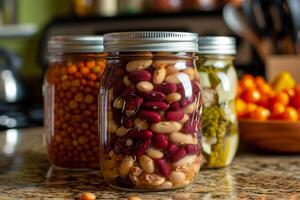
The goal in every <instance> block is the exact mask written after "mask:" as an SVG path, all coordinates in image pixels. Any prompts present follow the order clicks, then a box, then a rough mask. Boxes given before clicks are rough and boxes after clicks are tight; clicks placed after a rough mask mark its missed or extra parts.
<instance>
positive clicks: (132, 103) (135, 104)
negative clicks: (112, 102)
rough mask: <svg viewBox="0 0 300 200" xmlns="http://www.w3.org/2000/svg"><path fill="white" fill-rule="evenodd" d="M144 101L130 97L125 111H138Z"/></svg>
mask: <svg viewBox="0 0 300 200" xmlns="http://www.w3.org/2000/svg"><path fill="white" fill-rule="evenodd" d="M143 101H144V100H143V99H142V98H140V97H138V96H136V95H128V96H127V97H126V102H125V110H137V109H138V108H139V107H140V106H141V105H142V103H143Z"/></svg>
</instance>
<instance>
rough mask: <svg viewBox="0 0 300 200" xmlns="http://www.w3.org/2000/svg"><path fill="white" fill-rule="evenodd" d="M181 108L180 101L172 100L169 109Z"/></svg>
mask: <svg viewBox="0 0 300 200" xmlns="http://www.w3.org/2000/svg"><path fill="white" fill-rule="evenodd" d="M179 109H181V106H180V103H179V102H173V103H171V105H170V110H179Z"/></svg>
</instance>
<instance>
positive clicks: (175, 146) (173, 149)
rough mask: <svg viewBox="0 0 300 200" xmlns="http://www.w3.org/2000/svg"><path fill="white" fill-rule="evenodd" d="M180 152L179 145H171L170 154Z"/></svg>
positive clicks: (169, 147)
mask: <svg viewBox="0 0 300 200" xmlns="http://www.w3.org/2000/svg"><path fill="white" fill-rule="evenodd" d="M177 150H178V145H177V144H174V143H170V144H169V146H168V152H169V153H170V154H172V153H175V152H176V151H177Z"/></svg>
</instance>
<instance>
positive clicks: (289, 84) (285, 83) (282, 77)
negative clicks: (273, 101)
mask: <svg viewBox="0 0 300 200" xmlns="http://www.w3.org/2000/svg"><path fill="white" fill-rule="evenodd" d="M295 85H296V82H295V80H294V79H293V77H292V75H291V74H290V73H289V72H281V73H279V74H278V75H277V76H276V77H275V79H274V80H273V81H272V88H273V89H274V90H275V91H277V92H279V91H282V90H285V89H288V88H293V87H295Z"/></svg>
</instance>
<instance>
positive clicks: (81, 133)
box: [44, 36, 105, 169]
mask: <svg viewBox="0 0 300 200" xmlns="http://www.w3.org/2000/svg"><path fill="white" fill-rule="evenodd" d="M48 53H49V68H48V70H47V72H46V75H45V80H44V107H45V118H44V123H45V139H46V144H47V148H48V157H49V159H50V161H51V163H52V164H53V165H54V166H56V167H58V168H66V169H99V163H100V161H99V148H98V140H99V139H98V94H99V87H100V80H101V76H102V72H103V70H104V67H105V53H103V39H102V37H101V36H56V37H53V38H51V40H50V41H49V44H48Z"/></svg>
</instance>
